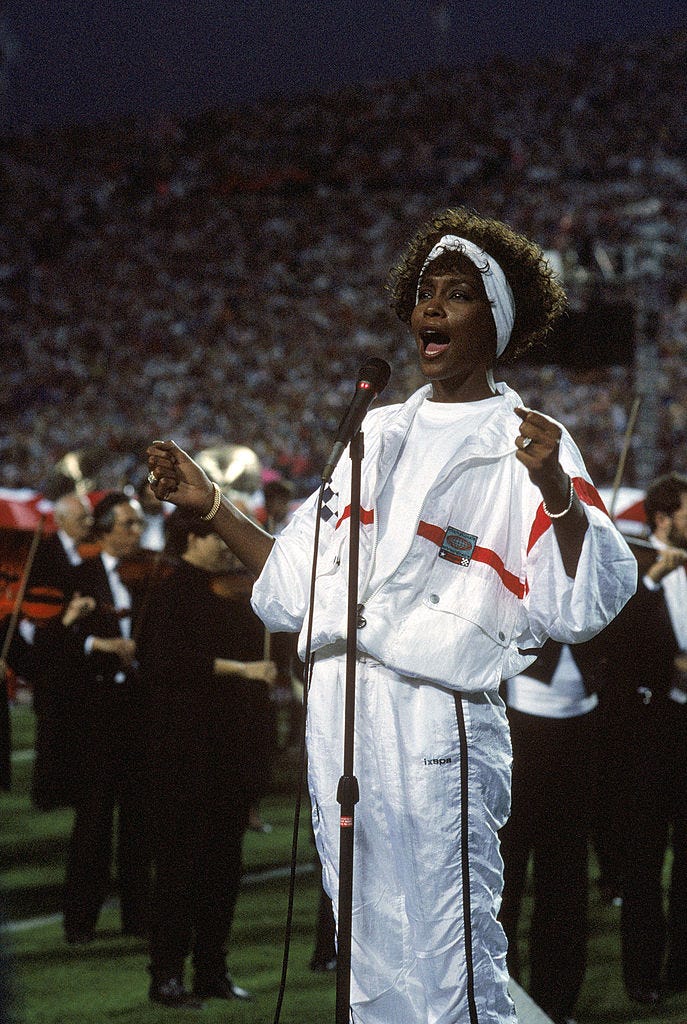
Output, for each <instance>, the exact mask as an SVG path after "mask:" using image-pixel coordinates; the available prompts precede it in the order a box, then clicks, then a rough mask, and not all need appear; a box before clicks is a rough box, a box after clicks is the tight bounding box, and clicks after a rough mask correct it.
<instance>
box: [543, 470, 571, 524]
mask: <svg viewBox="0 0 687 1024" xmlns="http://www.w3.org/2000/svg"><path fill="white" fill-rule="evenodd" d="M568 480H569V481H570V494H569V495H568V504H567V507H566V508H564V509H563V511H562V512H549V510H548V508H547V507H546V502H545V501H542V507H543V509H544V511H545V512H546V514H547V516H548V517H549V519H562V518H563V516H567V514H568V512H569V511H570V509H571V508H572V503H573V498H574V497H575V488H574V487H573V482H572V477H571V476H569V477H568Z"/></svg>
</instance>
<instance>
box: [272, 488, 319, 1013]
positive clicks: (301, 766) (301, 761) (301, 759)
mask: <svg viewBox="0 0 687 1024" xmlns="http://www.w3.org/2000/svg"><path fill="white" fill-rule="evenodd" d="M326 486H327V481H326V480H323V481H322V483H321V484H320V490H319V494H318V496H317V508H316V516H315V542H314V545H313V557H312V570H311V575H310V599H309V602H308V630H307V635H306V645H305V670H304V673H303V711H302V716H303V717H302V721H301V728H300V743H299V751H298V788H297V792H296V806H295V808H294V819H293V833H292V840H291V871H290V875H289V896H288V905H287V910H286V926H285V935H284V952H283V956H282V969H281V979H280V982H279V993H278V996H277V1006H276V1010H275V1014H274V1019H273V1024H279V1020H280V1017H281V1008H282V1004H283V1002H284V995H285V993H286V975H287V972H288V969H289V952H290V949H291V933H292V930H293V905H294V900H295V891H296V867H297V864H296V860H297V856H298V832H299V826H300V819H301V807H302V803H303V785H304V782H305V764H306V752H305V729H306V722H307V715H308V690H309V689H310V682H311V679H312V670H313V654H312V630H313V615H314V610H315V579H316V576H317V552H318V547H319V542H320V522H321V513H322V504H323V500H324V490H325V487H326Z"/></svg>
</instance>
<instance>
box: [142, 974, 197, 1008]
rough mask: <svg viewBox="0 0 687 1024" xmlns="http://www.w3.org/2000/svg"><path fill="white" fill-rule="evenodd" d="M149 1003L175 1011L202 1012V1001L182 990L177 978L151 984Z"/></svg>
mask: <svg viewBox="0 0 687 1024" xmlns="http://www.w3.org/2000/svg"><path fill="white" fill-rule="evenodd" d="M148 998H149V999H150V1001H151V1003H160V1004H161V1005H162V1006H169V1007H171V1008H172V1009H177V1010H202V1009H203V1003H202V1001H201V1000H200V999H199V998H198V997H197V996H195V995H193V994H192V993H191V992H189V991H188V989H186V988H184V986H183V985H182V983H181V981H180V980H179V978H167V979H166V980H165V981H153V982H151V985H150V988H149V990H148Z"/></svg>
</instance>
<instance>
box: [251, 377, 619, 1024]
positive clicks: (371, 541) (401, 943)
mask: <svg viewBox="0 0 687 1024" xmlns="http://www.w3.org/2000/svg"><path fill="white" fill-rule="evenodd" d="M498 390H499V393H500V396H501V397H500V399H498V400H494V401H493V406H490V407H489V408H490V409H491V408H493V414H491V415H490V416H489V417H488V418H487V421H486V422H485V423H482V424H481V425H480V430H479V432H478V434H475V435H473V436H469V437H468V438H467V439H464V441H463V443H462V444H461V445H460V446H459V451H456V453H455V454H454V455H453V456H452V457H451V459H450V460H449V462H448V464H447V465H446V466H444V467H443V469H442V470H441V472H440V473H439V474H438V476H437V477H436V478H435V479H434V481H433V483H432V484H431V486H430V487H429V489H428V490H427V493H426V494H420V495H419V497H418V504H417V508H418V510H419V515H418V518H417V522H416V523H415V521H413V522H412V523H411V529H410V531H409V530H408V529H407V523H406V529H404V530H399V535H401V534H402V536H403V538H404V540H403V541H402V542H401V541H399V552H398V565H397V567H396V569H395V570H394V571H393V572H392V574H391V576H390V577H389V578H388V579H387V580H386V582H385V583H384V584H383V585H382V586H380V587H379V588H377V589H374V587H373V588H370V589H369V590H368V584H369V582H370V579H371V576H372V572H373V569H372V567H373V566H374V555H375V548H376V543H377V523H376V517H375V508H376V504H377V497H378V495H379V494H380V491H381V489H382V488H383V487H384V485H385V483H386V482H387V481H388V480H389V479H390V473H391V470H392V468H393V466H394V465H395V463H396V459H397V457H398V453H399V450H400V448H401V446H402V444H403V442H404V439H405V437H406V436H407V433H408V431H409V429H410V427H411V424H412V422H413V418H414V416H415V415H416V411H417V409H418V407H419V406H420V404H421V403H422V402H423V401H424V400H425V398H426V397H427V396H428V394H431V389H430V388H429V387H425V388H422V389H420V391H419V392H416V393H415V394H414V395H413V396H411V398H410V399H408V401H407V402H405V403H404V405H402V406H390V407H386V408H382V409H378V410H375V411H374V412H372V413H371V414H369V415H368V417H367V418H366V420H365V423H364V425H363V429H364V437H365V458H364V460H363V479H362V484H361V531H360V588H359V595H366V597H365V604H364V608H363V609H362V611H361V615H362V616H363V620H364V625H362V626H361V628H360V629H359V630H358V640H357V646H358V651H359V653H358V658H357V664H356V729H355V751H354V774H355V776H356V777H357V779H358V781H359V785H360V800H359V803H358V804H357V805H356V809H355V832H354V864H353V885H354V893H353V924H352V956H351V1020H352V1021H354V1022H355V1024H514V1021H515V1013H514V1009H513V1005H512V1002H511V1000H510V997H509V995H508V993H507V987H506V986H507V981H508V976H507V971H506V966H505V951H506V943H505V937H504V935H503V932H502V929H501V927H500V925H499V924H498V922H497V920H496V915H497V912H498V908H499V903H500V894H501V886H502V879H501V867H502V865H501V858H500V855H499V850H498V837H497V833H498V830H499V828H500V827H501V826H502V825H503V823H504V821H505V819H506V817H507V814H508V810H509V789H510V741H509V733H508V725H507V720H506V716H505V712H504V707H503V704H502V702H501V700H500V698H499V696H498V688H499V684H500V682H501V679H502V678H506V677H508V676H510V675H514V674H516V673H517V672H519V671H523V669H524V668H525V667H526V666H527V665H529V664H531V662H532V661H533V660H534V657H535V655H536V649H537V648H538V647H539V646H541V644H542V643H543V642H544V640H545V639H546V637H547V636H552V637H553V638H554V639H557V640H560V641H561V642H564V643H574V642H576V641H579V640H584V639H588V638H589V637H591V636H593V635H594V634H595V633H597V632H598V631H599V630H600V629H602V628H603V626H605V625H606V624H607V623H608V622H609V621H610V620H611V619H612V618H613V616H614V615H616V614H617V613H618V611H619V610H620V608H621V607H622V605H623V604H624V603H625V602H626V601H627V599H628V598H629V597H630V595H631V594H632V593H633V591H634V587H635V583H636V563H635V560H634V558H633V556H632V554H631V553H630V551H629V549H628V548H627V545H626V544H625V542H624V541H623V540H622V538H621V537H620V534H619V533H618V532H617V530H616V529H615V528H614V527H613V525H612V524H611V522H610V520H609V519H608V516H607V515H606V514H605V512H604V511H602V509H601V508H599V507H596V506H597V505H598V504H600V502H599V501H598V496H597V495H596V492H595V491H594V488H593V486H592V485H591V482H590V481H589V478H588V476H587V474H586V470H585V468H584V463H583V462H582V459H581V457H580V454H579V452H578V450H577V448H576V447H575V445H574V442H573V441H572V439H571V438H570V436H569V435H568V434H567V432H566V431H565V430H564V431H563V437H562V440H561V449H560V460H561V464H562V465H563V468H564V470H565V471H566V472H568V473H569V474H570V475H571V478H572V479H573V481H574V485H575V489H576V491H577V493H578V495H579V496H580V498H581V499H582V501H583V502H584V507H585V511H586V514H587V518H588V524H589V525H588V529H587V532H586V534H585V540H584V545H583V550H582V554H581V557H580V561H579V566H578V571H577V574H576V577H575V579H574V580H571V579H569V578H568V577H567V576H566V574H565V571H564V569H563V565H562V561H561V557H560V552H559V550H558V546H557V544H556V541H555V538H554V536H553V530H552V529H551V528H550V527H551V522H550V520H549V519H548V517H546V516H545V515H544V513H543V512H542V510H541V495H540V493H539V491H538V490H537V488H535V487H534V486H533V485H532V484H531V482H530V480H529V477H528V475H527V472H526V470H525V468H524V467H523V466H522V465H521V463H520V462H518V460H517V459H516V458H515V454H514V439H515V437H516V435H517V433H518V425H519V420H518V417H517V415H516V414H515V412H514V411H513V410H514V408H515V407H516V406H519V405H521V404H522V403H521V401H520V398H519V396H517V395H516V394H515V393H514V392H513V391H511V390H510V389H509V388H507V387H506V386H505V385H502V384H500V385H498ZM350 465H351V464H350V460H349V459H348V458H347V457H344V458H343V459H342V460H341V462H340V463H339V465H338V466H337V469H336V471H335V473H334V475H333V478H332V482H331V488H330V489H329V492H328V494H327V508H326V510H325V512H324V514H323V524H322V534H321V538H320V545H319V553H318V578H317V584H316V608H315V615H314V622H313V630H312V636H313V650H315V651H316V652H317V654H316V658H315V666H314V671H313V681H312V686H311V689H310V693H309V699H308V725H307V729H308V753H309V783H310V792H311V799H312V804H313V824H314V828H315V836H316V841H317V845H318V850H319V852H320V856H321V859H322V862H323V868H324V873H323V877H324V882H325V887H326V888H327V891H328V892H329V894H330V895H331V896H332V899H333V901H334V906H335V912H336V902H337V896H338V860H339V840H340V806H339V804H338V802H337V800H336V794H337V785H338V781H339V778H340V776H341V774H342V770H343V741H342V736H343V717H344V715H343V704H344V688H345V669H346V657H345V638H346V626H347V623H346V617H347V616H346V607H347V583H348V581H347V567H348V523H349V518H348V517H349V515H350V508H349V506H350ZM387 493H388V492H387ZM316 499H317V495H313V496H312V497H311V498H310V499H308V500H307V501H306V502H304V504H303V505H302V506H301V508H300V509H299V510H298V511H297V512H296V514H295V516H294V517H293V519H292V521H291V523H290V524H289V525H288V526H287V527H286V529H285V530H284V531H283V532H282V533H281V534H280V535H279V537H278V538H277V540H276V542H275V544H274V547H273V549H272V552H271V553H270V556H269V558H268V560H267V563H266V565H265V568H264V570H263V572H262V574H261V576H260V578H259V579H258V581H257V582H256V584H255V587H254V590H253V607H254V608H255V610H256V612H257V613H258V615H260V617H261V618H262V619H263V621H264V622H265V625H266V626H267V627H268V628H269V629H271V630H286V631H297V630H300V631H301V642H300V643H301V646H300V651H301V655H302V654H303V645H304V638H305V634H306V631H307V623H306V622H305V617H306V614H307V606H308V589H309V581H310V563H311V559H312V545H313V536H314V525H315V521H314V520H315V511H316V506H317V500H316ZM392 513H393V506H392ZM391 529H392V530H393V529H395V527H394V526H393V523H392V524H391ZM363 620H361V621H363ZM523 650H526V651H527V652H528V653H527V654H523V653H522V651H523ZM529 652H531V653H529Z"/></svg>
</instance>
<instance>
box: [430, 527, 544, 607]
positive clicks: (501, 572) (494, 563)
mask: <svg viewBox="0 0 687 1024" xmlns="http://www.w3.org/2000/svg"><path fill="white" fill-rule="evenodd" d="M417 532H418V536H420V537H424V538H425V540H429V541H431V542H432V544H436V546H437V547H438V548H440V547H441V545H442V544H443V543H444V537H445V536H446V531H445V530H442V528H441V527H440V526H434V525H433V524H432V523H425V522H424V521H422V520H421V521H420V524H419V526H418V528H417ZM472 558H473V560H474V561H475V562H482V563H483V564H484V565H488V566H491V568H492V569H493V570H494V571H495V572H496V573H497V574H498V577H499V579H500V580H501V582H502V583H503V585H504V587H505V588H506V590H510V592H511V593H512V594H515V596H516V597H517V598H520V599H521V600H522V598H523V597H524V596H525V593H526V591H527V584H526V583H523V582H522V581H521V580H519V579H518V577H517V576H515V575H514V573H512V572H509V571H508V569H506V567H505V565H504V564H503V560H502V559H501V558H500V556H499V555H497V554H496V552H495V551H491V550H490V549H489V548H483V547H480V546H479V545H477V546H476V547H475V549H474V551H473V552H472Z"/></svg>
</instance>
